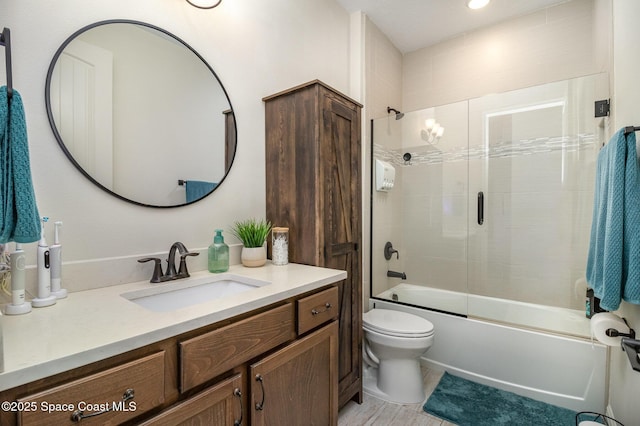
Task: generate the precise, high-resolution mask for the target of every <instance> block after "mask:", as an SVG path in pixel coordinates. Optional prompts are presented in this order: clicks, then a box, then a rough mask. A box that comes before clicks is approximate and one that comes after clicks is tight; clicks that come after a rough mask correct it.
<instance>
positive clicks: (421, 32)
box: [337, 0, 569, 53]
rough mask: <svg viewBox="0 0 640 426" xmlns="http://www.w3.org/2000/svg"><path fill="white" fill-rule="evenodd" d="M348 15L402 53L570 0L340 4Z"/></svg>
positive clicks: (361, 0)
mask: <svg viewBox="0 0 640 426" xmlns="http://www.w3.org/2000/svg"><path fill="white" fill-rule="evenodd" d="M337 1H338V3H339V4H341V5H342V7H344V8H345V9H347V11H349V12H355V11H362V12H364V13H365V14H366V15H367V16H368V17H369V19H370V20H371V21H372V22H373V23H374V24H375V25H376V26H377V27H378V28H379V29H380V30H381V31H382V32H383V33H385V34H386V35H387V37H389V39H390V40H391V42H392V43H393V44H394V45H395V46H396V47H397V48H398V49H399V50H400V51H401V52H402V53H407V52H412V51H414V50H417V49H421V48H423V47H426V46H431V45H433V44H436V43H438V42H441V41H443V40H446V39H449V38H452V37H453V36H456V35H459V34H462V33H465V32H469V31H473V30H476V29H479V28H482V27H486V26H489V25H493V24H496V23H498V22H501V21H504V20H506V19H509V18H513V17H515V16H519V15H524V14H527V13H531V12H533V11H536V10H539V9H543V8H545V7H547V6H551V5H554V4H558V3H565V2H567V1H569V0H492V1H491V3H489V5H488V6H487V7H485V8H484V9H480V10H471V9H469V8H468V7H467V6H466V1H465V0H337Z"/></svg>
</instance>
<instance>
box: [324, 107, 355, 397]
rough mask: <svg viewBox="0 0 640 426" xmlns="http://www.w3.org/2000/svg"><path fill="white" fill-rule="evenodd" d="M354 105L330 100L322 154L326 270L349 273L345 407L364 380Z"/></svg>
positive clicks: (343, 298) (344, 310) (343, 340)
mask: <svg viewBox="0 0 640 426" xmlns="http://www.w3.org/2000/svg"><path fill="white" fill-rule="evenodd" d="M359 111H360V110H359V109H358V108H356V109H354V108H353V104H345V103H344V102H343V101H341V100H340V99H337V98H335V97H332V96H325V98H324V117H323V138H322V139H323V143H322V148H321V149H322V154H323V156H324V158H326V159H327V160H328V161H325V162H324V164H325V179H326V182H325V185H324V186H323V191H324V192H323V194H324V195H323V199H324V218H323V219H324V220H323V222H324V225H325V227H324V244H325V249H324V255H325V261H324V263H323V265H322V266H325V267H328V268H334V269H343V270H346V271H347V273H348V277H347V279H346V280H345V281H344V282H342V283H341V284H340V285H339V288H340V300H339V306H340V358H339V389H340V406H342V405H344V404H345V403H346V402H347V401H348V400H349V399H351V398H352V397H353V396H354V395H356V394H357V398H358V400H359V401H360V402H361V401H362V395H361V393H362V382H361V369H362V366H361V363H362V359H361V343H360V342H361V333H362V332H361V328H362V326H361V315H362V308H361V299H362V296H361V287H362V285H361V266H360V261H361V260H360V250H359V248H360V246H361V238H362V226H361V213H362V208H361V203H362V200H361V192H360V183H361V182H360V169H361V168H360V163H361V161H360V155H361V152H360V113H359Z"/></svg>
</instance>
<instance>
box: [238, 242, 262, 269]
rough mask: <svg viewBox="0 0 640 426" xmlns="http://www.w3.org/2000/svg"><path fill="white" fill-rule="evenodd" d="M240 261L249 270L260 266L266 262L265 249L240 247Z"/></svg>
mask: <svg viewBox="0 0 640 426" xmlns="http://www.w3.org/2000/svg"><path fill="white" fill-rule="evenodd" d="M240 259H241V260H242V264H243V265H244V266H247V267H249V268H255V267H257V266H262V265H264V264H265V263H266V262H267V247H266V246H262V247H242V253H241V255H240Z"/></svg>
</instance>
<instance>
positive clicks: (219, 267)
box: [209, 229, 229, 272]
mask: <svg viewBox="0 0 640 426" xmlns="http://www.w3.org/2000/svg"><path fill="white" fill-rule="evenodd" d="M228 270H229V246H228V245H226V244H225V243H224V237H223V236H222V229H216V235H215V236H214V237H213V243H212V244H211V245H210V246H209V272H227V271H228Z"/></svg>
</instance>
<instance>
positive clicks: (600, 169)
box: [586, 129, 640, 311]
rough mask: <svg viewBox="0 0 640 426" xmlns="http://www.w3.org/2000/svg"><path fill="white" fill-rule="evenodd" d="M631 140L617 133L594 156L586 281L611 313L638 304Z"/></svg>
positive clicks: (639, 251)
mask: <svg viewBox="0 0 640 426" xmlns="http://www.w3.org/2000/svg"><path fill="white" fill-rule="evenodd" d="M638 173H639V172H638V159H637V157H636V138H635V134H634V133H631V134H629V135H628V136H627V137H625V135H624V129H621V130H619V131H618V132H617V133H616V134H615V135H613V137H612V138H611V140H610V141H609V143H608V144H607V145H605V147H604V148H602V150H600V153H599V154H598V161H597V169H596V186H595V194H594V203H593V221H592V224H591V236H590V238H591V239H590V244H589V255H588V259H587V271H586V273H587V282H588V283H589V287H591V288H592V289H593V290H594V294H595V296H596V297H598V298H599V299H601V301H600V306H601V307H602V308H604V309H606V310H609V311H615V310H617V309H618V308H619V306H620V301H621V299H623V298H624V299H625V300H627V301H628V302H631V303H640V193H639V191H640V182H639V180H638V179H639V175H638Z"/></svg>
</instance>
